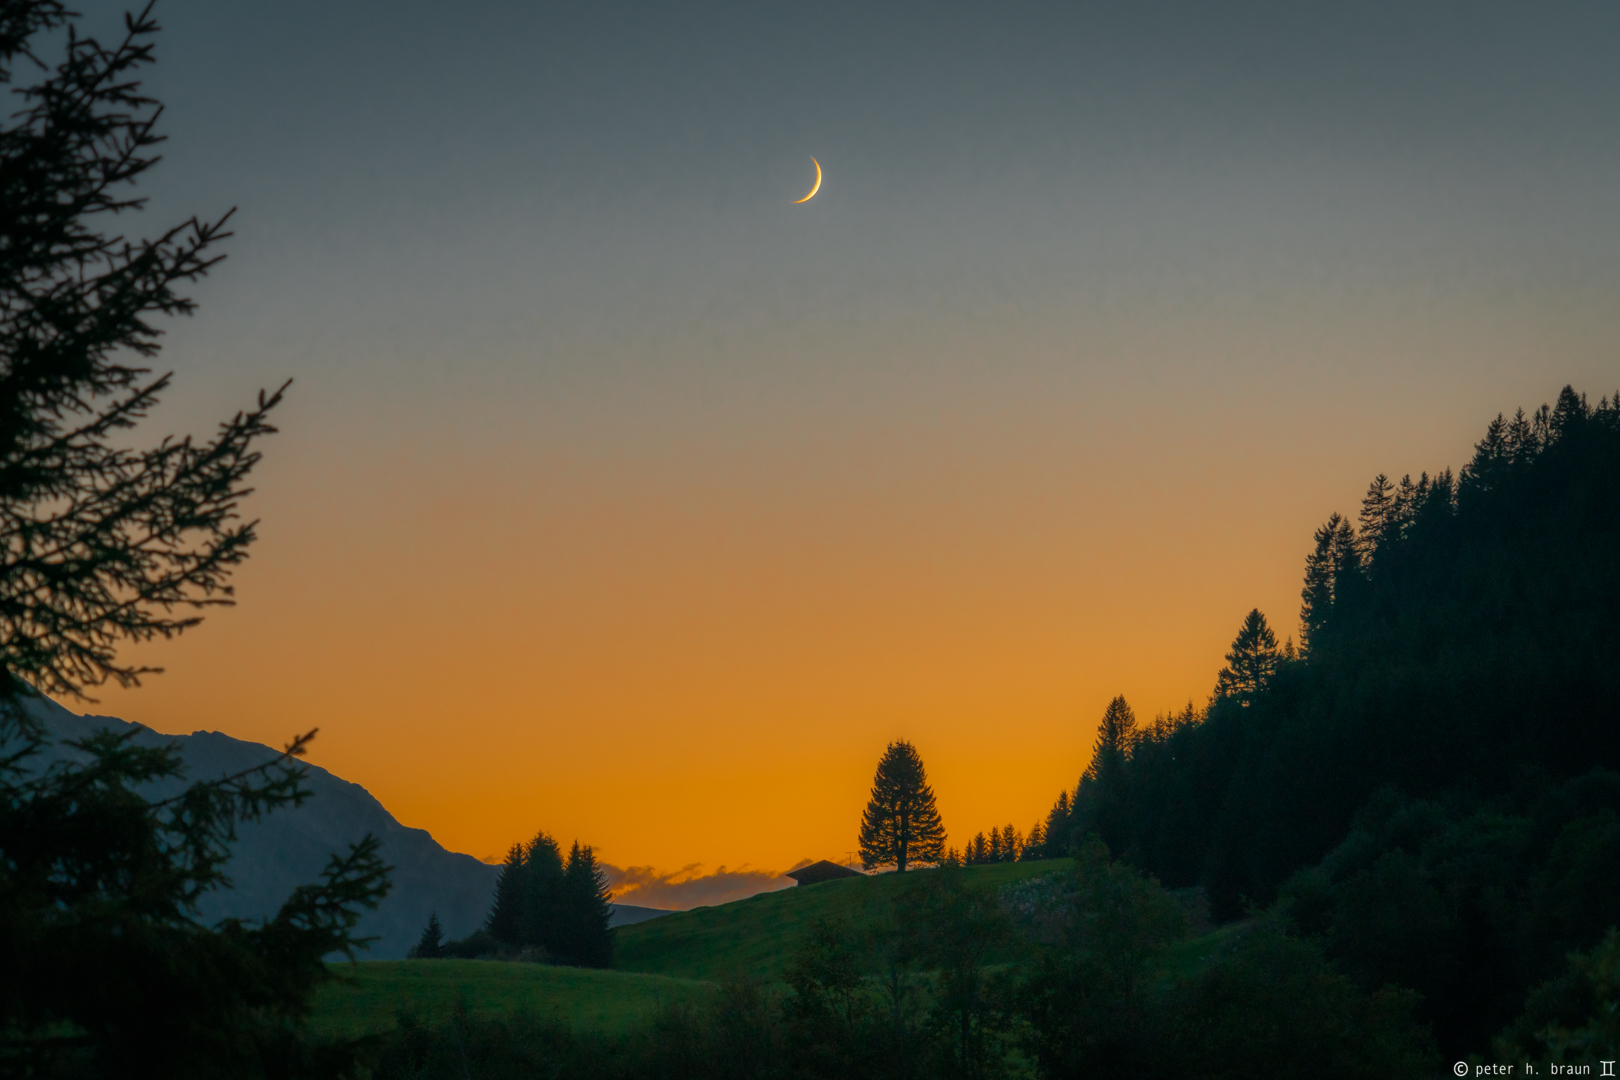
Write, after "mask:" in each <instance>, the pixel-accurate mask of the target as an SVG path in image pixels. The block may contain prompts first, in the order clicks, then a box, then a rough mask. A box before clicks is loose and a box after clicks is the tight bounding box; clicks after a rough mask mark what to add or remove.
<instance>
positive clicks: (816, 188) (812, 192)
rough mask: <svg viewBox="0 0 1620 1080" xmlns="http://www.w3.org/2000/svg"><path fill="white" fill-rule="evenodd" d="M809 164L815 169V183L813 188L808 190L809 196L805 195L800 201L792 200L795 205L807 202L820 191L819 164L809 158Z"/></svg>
mask: <svg viewBox="0 0 1620 1080" xmlns="http://www.w3.org/2000/svg"><path fill="white" fill-rule="evenodd" d="M810 163H811V164H813V165H814V166H815V167H816V182H815V184H814V186H812V187H811V188H810V194H809V195H806V196H805V197H804V198H802V199H794V200H793V201H794V202H795V203H802V202H809V201H810V200H811V198H812V197H813V196H814V195H815V193H816V192H818V191H820V190H821V162H819V161H817V160H816V159H815V158H811V159H810Z"/></svg>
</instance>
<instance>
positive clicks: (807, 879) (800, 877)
mask: <svg viewBox="0 0 1620 1080" xmlns="http://www.w3.org/2000/svg"><path fill="white" fill-rule="evenodd" d="M787 876H788V877H790V878H792V879H793V880H794V881H796V882H798V883H799V884H800V885H814V884H815V883H816V882H818V881H832V880H833V879H834V878H845V877H865V876H866V875H865V874H862V873H861V872H860V871H859V870H851V869H850V868H849V867H847V866H839V865H838V864H837V863H831V862H828V861H827V860H826V859H822V860H821V861H820V862H813V863H811V864H810V865H809V866H801V867H799V868H798V869H797V870H790V871H788V875H787Z"/></svg>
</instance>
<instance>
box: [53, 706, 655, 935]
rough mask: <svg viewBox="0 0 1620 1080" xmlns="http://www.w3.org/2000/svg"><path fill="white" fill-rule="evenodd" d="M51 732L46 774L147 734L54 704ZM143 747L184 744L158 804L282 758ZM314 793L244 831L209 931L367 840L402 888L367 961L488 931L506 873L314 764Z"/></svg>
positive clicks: (215, 739) (263, 906)
mask: <svg viewBox="0 0 1620 1080" xmlns="http://www.w3.org/2000/svg"><path fill="white" fill-rule="evenodd" d="M31 708H32V710H33V712H34V714H35V715H36V716H38V717H39V718H40V719H42V720H43V721H44V722H45V724H46V725H47V727H48V729H49V731H50V733H51V735H52V737H53V740H54V743H55V745H54V747H53V748H52V749H51V750H48V751H47V752H46V754H45V755H44V756H43V757H42V758H36V759H35V761H36V762H37V763H38V764H37V767H39V768H44V767H45V766H46V765H48V763H49V762H50V761H51V760H53V759H55V758H82V757H83V755H81V754H79V753H78V752H76V751H74V750H73V749H71V748H69V747H66V746H64V745H62V744H63V743H64V742H65V741H66V740H70V739H79V738H83V737H85V736H87V735H90V734H91V733H93V732H95V731H97V730H100V729H102V728H107V729H109V730H111V731H113V732H115V733H123V732H126V731H129V730H131V729H133V728H135V727H137V725H135V724H131V723H128V722H127V721H124V720H119V719H117V718H116V717H110V716H90V715H86V716H80V715H77V714H75V713H73V712H71V711H69V710H68V709H65V708H63V707H62V706H61V705H58V704H57V703H56V702H54V701H51V700H49V699H47V698H40V699H37V700H36V702H34V703H33V705H32V706H31ZM135 741H136V742H137V743H138V744H140V745H145V746H161V745H165V744H170V745H175V746H178V747H179V748H180V753H181V756H182V757H183V758H184V760H185V763H186V777H185V779H184V780H183V781H181V780H169V781H164V782H160V783H156V784H151V785H148V787H147V789H145V790H144V791H143V793H144V794H146V795H147V796H148V797H149V798H163V797H167V796H169V795H172V794H177V793H179V792H180V791H181V790H182V789H183V788H184V787H185V786H186V785H187V784H189V783H191V782H193V781H197V780H206V779H213V778H216V777H220V776H227V775H230V774H232V773H238V772H241V771H243V770H244V769H250V768H252V767H253V766H255V765H259V764H262V763H264V762H266V761H269V760H271V759H272V758H274V757H276V756H277V754H278V753H279V751H278V750H276V749H274V748H272V747H269V746H265V745H264V744H262V743H254V742H245V741H243V740H241V739H233V738H231V737H230V736H229V735H224V734H221V733H220V732H217V731H195V732H192V733H191V734H190V735H162V734H159V733H157V732H154V731H151V730H150V729H144V730H142V731H141V733H140V734H139V735H137V736H136V737H135ZM303 768H304V769H305V777H304V786H305V787H306V788H307V789H308V790H309V791H310V792H311V796H310V798H309V799H307V800H306V801H305V802H304V804H303V805H302V806H298V807H285V808H282V809H279V810H277V811H275V812H274V813H272V814H269V815H268V816H266V817H264V818H262V819H260V820H259V821H255V822H246V823H243V824H242V825H240V826H239V827H238V829H237V841H236V843H235V844H234V845H233V846H232V855H231V859H230V862H229V863H228V864H227V865H226V868H225V869H226V873H227V874H228V875H229V876H230V878H231V881H232V884H233V887H232V888H230V889H222V890H220V891H217V892H214V893H210V894H209V895H207V896H206V897H204V898H203V901H202V904H201V905H200V908H201V914H202V917H203V919H204V921H206V922H213V921H215V920H218V919H222V918H227V917H234V918H240V919H262V918H268V917H270V916H272V915H274V914H275V913H276V911H277V910H278V909H279V908H280V907H281V905H282V903H283V902H284V901H285V900H286V899H287V897H288V896H289V895H291V893H292V891H293V889H294V888H296V887H297V886H299V885H303V884H308V883H310V882H313V881H315V880H316V879H317V878H318V877H319V876H320V873H321V870H322V869H323V868H324V867H325V866H326V861H327V859H328V858H329V857H330V856H331V855H332V854H333V853H334V852H343V851H346V850H347V848H348V845H350V844H352V843H355V842H356V841H358V840H359V839H360V838H361V837H362V836H364V835H365V834H366V833H368V832H369V833H371V834H373V835H375V836H376V837H377V838H378V839H379V840H381V841H382V857H383V859H384V860H385V861H386V862H387V863H388V865H390V866H392V867H393V868H394V869H393V872H392V874H391V875H390V876H391V879H392V881H393V889H392V890H390V892H389V894H388V896H387V897H386V898H385V899H384V900H383V902H382V903H381V904H380V905H379V906H378V907H377V909H376V910H375V911H370V912H367V913H366V915H365V917H364V918H363V919H361V921H360V926H359V930H358V933H359V934H360V935H361V936H364V937H373V938H375V939H376V940H375V941H373V942H372V943H371V947H370V948H369V949H368V950H366V951H365V952H362V953H361V954H359V955H360V956H361V957H362V958H363V959H373V960H397V959H401V958H403V957H404V956H405V954H406V953H407V952H408V951H409V950H410V948H411V947H412V946H413V945H415V944H416V941H417V938H418V937H419V936H420V935H421V933H422V927H423V926H425V925H427V921H428V917H429V916H430V915H432V914H433V913H434V912H437V913H438V916H439V922H440V924H441V925H442V926H443V927H444V933H445V936H446V937H447V938H460V937H465V936H467V935H468V934H471V933H472V932H473V931H474V930H477V929H478V928H479V927H480V926H482V925H483V922H484V916H485V915H486V914H487V913H488V911H489V903H490V896H491V894H492V893H493V891H494V888H495V878H496V875H497V874H498V873H499V872H500V867H498V866H490V865H488V864H486V863H483V862H480V861H479V860H478V859H475V858H473V857H472V856H471V855H463V854H460V853H458V852H454V851H447V850H445V849H444V848H443V847H442V846H441V845H440V844H439V843H438V842H437V841H435V840H434V839H433V837H432V836H431V835H430V834H429V833H428V832H427V830H425V829H412V828H409V827H407V826H404V825H401V824H400V823H399V822H398V821H397V820H395V818H394V815H392V814H390V813H389V812H388V810H387V808H386V807H384V806H383V804H382V803H380V802H378V801H377V799H376V798H375V797H374V796H372V794H371V793H370V792H368V791H367V790H366V789H365V788H363V787H361V786H360V785H359V784H355V783H351V782H350V781H347V780H344V779H342V778H341V777H338V776H334V775H333V774H332V773H330V772H328V771H327V770H325V769H322V768H320V767H319V766H316V765H309V764H307V763H306V764H304V766H303ZM662 914H664V912H663V911H659V910H657V909H652V908H639V907H633V906H630V905H623V906H622V907H620V908H618V909H616V910H615V911H614V919H613V922H614V924H615V925H620V924H626V923H632V922H641V921H644V920H645V919H649V918H655V917H657V916H658V915H662Z"/></svg>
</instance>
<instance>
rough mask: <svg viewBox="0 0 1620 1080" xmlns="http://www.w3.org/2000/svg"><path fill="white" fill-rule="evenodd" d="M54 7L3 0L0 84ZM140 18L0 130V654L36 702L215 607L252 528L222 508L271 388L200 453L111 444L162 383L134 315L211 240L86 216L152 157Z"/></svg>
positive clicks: (47, 82) (147, 332)
mask: <svg viewBox="0 0 1620 1080" xmlns="http://www.w3.org/2000/svg"><path fill="white" fill-rule="evenodd" d="M67 16H68V13H67V12H66V10H65V9H64V8H63V7H62V5H61V4H59V3H54V2H50V0H9V2H8V3H6V4H5V6H4V9H3V14H0V28H3V29H0V82H10V81H11V75H12V71H13V67H14V66H15V65H16V62H17V61H18V60H19V59H22V61H23V65H24V67H25V68H26V67H27V66H29V65H31V64H32V63H33V61H32V59H31V58H30V57H29V54H28V53H27V52H26V49H27V48H28V46H27V42H28V40H29V38H30V37H31V36H32V35H34V34H36V33H39V32H41V31H54V30H58V29H59V28H61V27H62V26H63V25H64V24H65V23H66V22H67ZM157 29H158V27H157V24H156V23H155V22H153V21H152V20H151V19H150V18H149V17H148V16H147V15H145V14H143V15H142V16H141V17H140V18H138V19H130V20H128V23H127V33H126V36H125V38H124V40H123V41H122V42H120V43H119V44H117V45H116V46H113V47H111V48H105V47H103V46H101V45H100V44H98V43H97V42H96V41H94V40H92V39H89V38H80V37H73V38H71V39H70V40H69V41H68V43H67V51H68V55H67V58H66V60H65V61H64V62H63V63H62V64H61V66H60V67H58V68H57V69H56V71H55V72H53V73H51V74H49V75H48V76H46V77H45V78H44V79H43V80H42V81H41V82H39V83H37V84H35V85H33V86H28V87H24V88H23V89H22V90H21V95H22V98H23V102H24V103H25V106H26V107H25V108H24V109H23V111H22V112H20V113H17V114H15V115H14V116H12V117H11V118H10V123H8V124H7V125H5V126H4V127H0V654H3V658H4V663H5V667H6V670H7V671H8V672H10V673H11V674H12V675H14V676H20V677H23V678H25V679H27V680H28V681H29V682H30V683H31V684H32V685H33V686H35V687H36V688H38V689H39V690H41V691H43V692H45V693H50V694H73V695H80V694H81V692H82V691H83V690H84V689H85V688H86V687H90V686H96V685H99V684H100V683H103V682H105V681H106V680H108V679H113V680H115V681H117V682H119V683H121V684H123V685H131V684H134V683H136V682H138V681H139V677H140V675H141V674H143V673H145V672H147V671H150V670H153V669H149V668H143V667H137V666H131V665H128V664H123V663H120V662H119V661H118V659H117V656H116V650H117V645H118V643H119V642H121V641H124V640H136V641H145V640H150V639H152V638H156V637H173V636H174V635H176V634H179V633H181V632H182V631H184V630H186V629H189V628H190V627H192V626H195V625H196V624H197V622H198V621H199V617H198V616H196V615H195V614H183V613H182V611H183V610H184V609H197V608H202V607H206V606H209V605H217V604H228V603H230V602H231V600H230V596H231V591H232V590H231V586H230V584H229V577H230V573H231V571H232V569H234V568H235V567H236V566H237V565H238V564H239V563H241V562H242V560H243V559H244V558H246V556H247V548H248V546H249V545H250V544H251V543H252V542H253V540H254V535H255V534H254V523H252V522H243V521H241V520H240V517H239V515H238V508H239V503H240V500H241V499H242V498H243V497H244V496H245V495H247V494H248V492H249V490H250V489H249V488H248V487H247V485H246V480H247V476H248V473H249V472H251V471H252V469H253V467H254V466H255V465H256V464H257V463H258V461H259V454H258V452H257V451H256V450H255V449H254V447H255V445H256V444H257V442H258V440H259V439H260V438H261V437H263V436H264V435H266V434H269V433H270V432H272V431H274V428H272V427H271V426H270V424H269V421H268V416H269V413H270V411H271V410H272V409H273V408H274V407H275V406H276V405H277V404H278V403H279V401H280V400H281V394H280V392H279V391H278V392H276V393H274V394H270V395H265V394H262V393H261V394H260V396H259V400H258V403H257V405H256V406H255V407H254V408H252V409H249V410H248V411H246V412H242V413H238V414H237V415H236V416H235V417H234V418H233V419H231V420H228V421H226V422H225V423H224V424H222V425H221V426H220V431H219V433H218V434H217V435H216V436H215V437H214V439H213V440H212V441H209V442H206V443H203V444H201V445H198V444H194V443H193V442H192V441H191V440H190V439H189V438H185V439H164V440H163V441H162V442H160V443H158V444H157V445H156V446H154V447H151V448H149V449H145V450H138V449H132V448H131V447H130V445H129V444H130V439H129V435H128V432H129V430H130V429H131V428H133V427H134V426H135V425H136V424H137V423H138V422H139V421H140V420H142V419H143V418H144V417H145V416H146V414H147V413H148V412H149V411H150V410H151V409H152V408H153V406H154V405H156V404H157V402H158V399H159V397H160V396H161V395H162V393H163V391H164V390H166V389H167V388H168V386H169V380H170V376H169V375H161V376H155V377H154V376H153V375H152V373H151V369H150V368H147V367H145V366H142V364H141V361H142V360H144V359H147V358H150V357H152V356H154V355H156V353H157V351H158V341H157V339H158V336H159V335H160V334H161V333H162V331H161V329H159V327H158V326H157V325H155V323H154V321H153V317H154V316H157V315H185V314H190V313H191V312H192V310H193V309H194V307H195V305H194V304H193V302H192V301H191V300H190V299H188V298H186V297H185V296H183V295H181V294H180V293H179V292H178V291H177V290H178V289H179V288H180V287H182V286H183V285H185V284H186V283H189V282H194V281H196V280H197V279H198V278H200V277H201V276H203V275H204V274H205V273H207V271H208V270H209V268H210V267H212V266H213V265H214V264H215V263H217V262H218V261H219V259H220V258H221V256H218V255H215V254H213V253H212V250H211V249H212V248H213V247H214V246H215V245H216V244H217V243H218V242H219V241H220V240H222V239H223V238H225V237H226V236H228V235H229V234H228V233H226V232H224V231H223V225H224V220H225V219H224V218H221V219H220V220H219V221H215V222H212V223H209V222H202V221H199V220H197V219H196V218H192V219H191V220H189V221H186V222H183V223H182V224H180V225H177V226H175V227H173V228H171V229H169V230H168V231H167V232H165V233H163V234H162V235H161V236H160V237H159V238H158V239H156V240H138V241H134V242H130V241H128V240H126V238H125V237H124V236H122V235H109V234H107V233H105V232H102V231H100V230H99V228H98V226H99V225H100V224H101V223H102V222H103V221H105V220H106V219H107V218H110V217H111V216H112V215H115V214H120V213H127V212H132V211H137V210H139V209H141V207H142V206H143V204H144V200H142V199H137V198H132V197H130V196H129V194H128V192H127V186H128V185H131V184H133V183H134V182H135V181H136V180H137V178H139V177H140V176H141V175H142V174H144V173H145V172H146V170H147V169H149V168H151V167H152V166H153V165H155V164H156V163H157V160H158V157H157V154H156V153H155V147H156V145H157V144H158V143H159V142H161V141H162V137H161V136H159V135H158V134H156V131H155V128H154V124H155V122H156V119H157V115H158V112H159V108H158V106H157V103H156V102H155V101H154V100H153V99H151V98H148V97H146V96H144V95H142V94H141V93H140V83H139V82H138V81H137V80H136V79H135V75H136V74H137V73H138V69H139V68H140V67H141V66H143V65H145V64H147V63H150V62H151V59H152V41H151V38H152V35H153V34H155V33H156V32H157ZM226 217H229V215H228V214H227V215H226ZM177 608H178V609H182V611H176V609H177Z"/></svg>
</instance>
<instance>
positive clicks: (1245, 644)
mask: <svg viewBox="0 0 1620 1080" xmlns="http://www.w3.org/2000/svg"><path fill="white" fill-rule="evenodd" d="M1280 659H1281V655H1280V653H1279V652H1278V649H1277V635H1276V634H1274V633H1272V632H1271V627H1269V626H1267V625H1266V617H1265V616H1264V615H1262V614H1261V613H1260V609H1259V608H1255V609H1254V610H1253V611H1250V612H1249V614H1248V615H1246V616H1245V617H1244V619H1243V626H1242V627H1241V628H1240V629H1239V630H1238V635H1237V637H1236V638H1235V639H1234V640H1233V642H1232V651H1231V652H1229V653H1227V654H1226V666H1225V667H1223V668H1221V670H1220V674H1219V675H1217V676H1216V678H1215V696H1216V698H1225V699H1228V700H1231V701H1234V702H1236V703H1237V704H1238V705H1240V706H1242V707H1243V708H1248V707H1249V706H1250V705H1252V704H1254V700H1255V698H1257V697H1259V696H1260V694H1261V693H1262V692H1263V691H1264V690H1265V689H1266V687H1267V685H1268V684H1270V682H1271V677H1272V676H1273V675H1275V674H1276V673H1277V664H1278V662H1279V660H1280Z"/></svg>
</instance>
